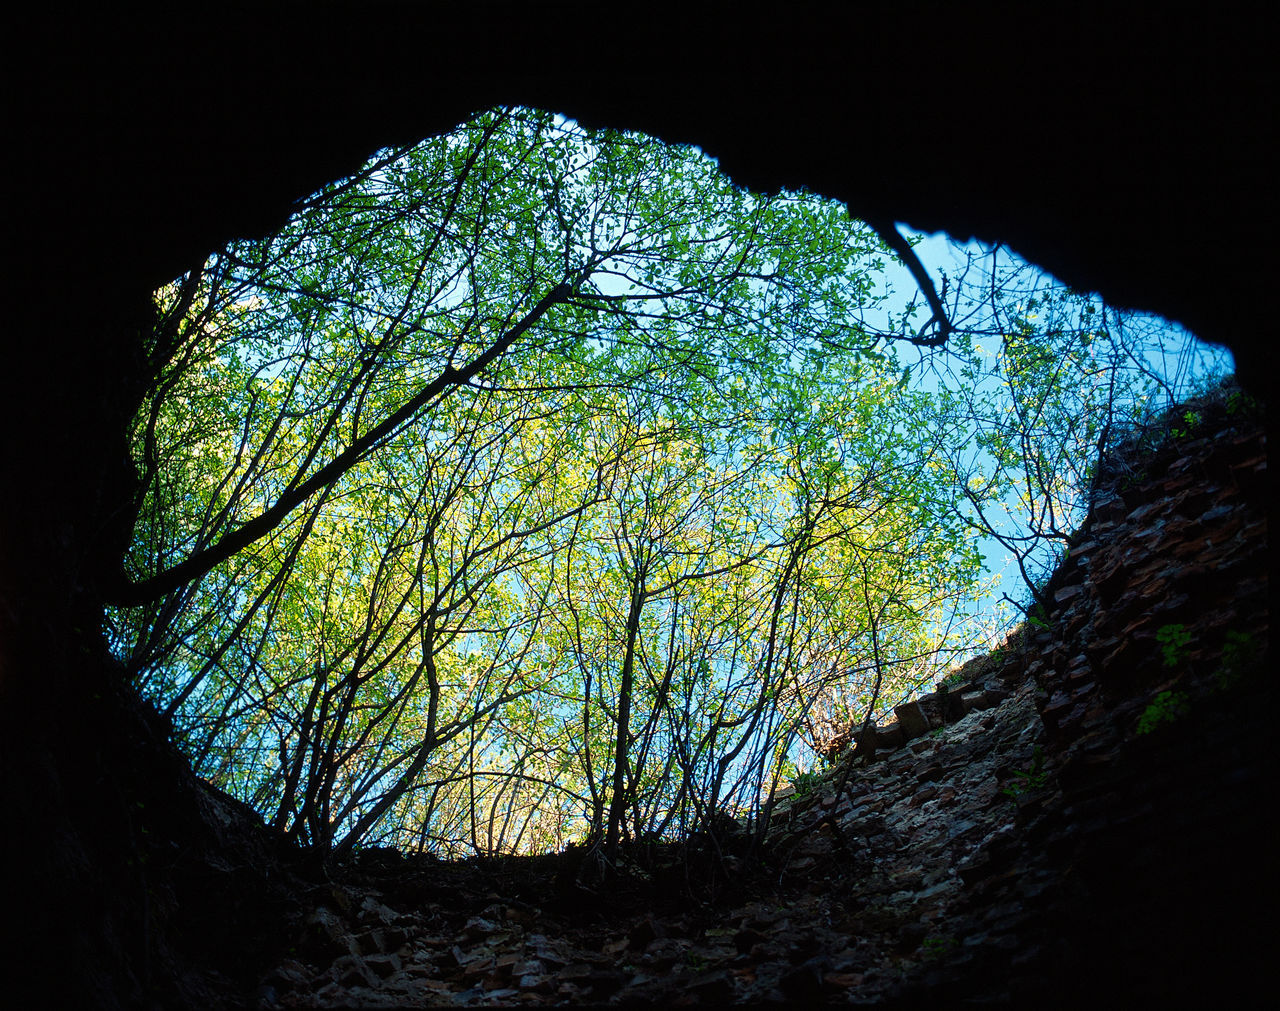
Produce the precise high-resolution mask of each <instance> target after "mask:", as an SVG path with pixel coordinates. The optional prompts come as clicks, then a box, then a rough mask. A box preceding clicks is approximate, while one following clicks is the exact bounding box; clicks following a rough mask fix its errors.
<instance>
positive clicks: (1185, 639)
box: [1156, 624, 1191, 667]
mask: <svg viewBox="0 0 1280 1011" xmlns="http://www.w3.org/2000/svg"><path fill="white" fill-rule="evenodd" d="M1156 642H1158V643H1159V644H1160V653H1161V656H1162V657H1163V662H1164V665H1165V666H1166V667H1177V666H1179V665H1180V664H1181V663H1182V661H1183V660H1185V659H1186V657H1187V644H1188V643H1189V642H1191V633H1190V632H1188V631H1187V626H1186V625H1181V624H1177V625H1164V626H1163V627H1161V628H1160V629H1159V630H1158V631H1157V632H1156Z"/></svg>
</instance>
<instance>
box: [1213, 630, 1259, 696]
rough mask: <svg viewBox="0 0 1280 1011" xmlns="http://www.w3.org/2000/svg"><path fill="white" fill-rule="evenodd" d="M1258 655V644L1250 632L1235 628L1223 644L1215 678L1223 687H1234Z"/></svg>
mask: <svg viewBox="0 0 1280 1011" xmlns="http://www.w3.org/2000/svg"><path fill="white" fill-rule="evenodd" d="M1257 657H1258V644H1257V642H1255V641H1254V638H1253V636H1252V635H1251V634H1250V633H1249V632H1237V631H1235V630H1234V629H1233V630H1231V631H1230V632H1228V633H1227V641H1226V642H1225V643H1223V645H1222V663H1221V665H1220V666H1219V667H1218V669H1217V670H1216V671H1214V674H1213V679H1214V681H1216V682H1217V684H1218V687H1219V688H1222V689H1224V690H1225V689H1227V688H1232V687H1234V686H1235V685H1237V684H1239V683H1240V680H1241V678H1243V677H1244V675H1245V671H1247V670H1248V669H1249V668H1250V667H1251V666H1252V665H1253V662H1254V661H1255V660H1256V659H1257Z"/></svg>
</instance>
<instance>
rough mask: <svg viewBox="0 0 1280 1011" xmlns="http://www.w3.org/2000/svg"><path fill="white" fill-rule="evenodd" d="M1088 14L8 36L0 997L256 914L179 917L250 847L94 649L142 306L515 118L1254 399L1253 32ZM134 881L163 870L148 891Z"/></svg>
mask: <svg viewBox="0 0 1280 1011" xmlns="http://www.w3.org/2000/svg"><path fill="white" fill-rule="evenodd" d="M1120 10H1121V9H1120V8H1115V7H1110V8H1103V7H1101V6H1099V7H1098V8H1096V9H1094V8H1091V7H1089V6H1088V5H1070V6H1067V5H1062V6H1060V7H1055V8H1047V9H1044V10H1041V11H1038V12H1037V16H1036V17H1035V18H1034V19H1031V20H1028V19H1026V18H1024V17H1022V16H1018V17H1016V18H1015V17H1013V16H1012V14H1013V13H1014V11H1013V10H1012V9H1010V8H997V9H994V10H990V11H988V12H985V13H983V14H982V15H977V14H975V13H973V12H971V11H963V10H958V9H957V8H955V7H942V6H940V5H938V6H935V5H929V4H894V5H891V6H881V7H876V8H863V7H860V6H853V5H839V6H837V5H826V4H815V5H805V4H799V5H792V6H788V7H787V8H785V10H782V9H778V8H774V7H773V6H772V5H758V6H757V5H753V4H733V5H730V4H713V5H708V6H706V7H697V8H691V7H689V6H688V5H685V6H684V7H678V6H676V5H669V6H668V5H664V4H658V5H652V6H650V7H647V8H645V9H644V10H643V12H641V11H626V12H624V11H613V12H611V13H609V14H607V15H603V14H601V13H600V12H598V11H597V10H595V9H594V8H592V7H588V6H586V5H578V4H569V3H566V4H551V5H519V4H508V3H481V4H475V5H471V6H469V7H468V8H467V10H466V12H463V13H459V12H457V11H451V12H450V13H449V15H448V16H444V15H442V14H441V13H440V11H439V10H437V9H434V7H433V8H432V9H424V6H420V5H412V4H399V3H386V4H377V3H375V4H359V5H357V4H349V3H342V2H334V3H325V4H319V5H315V6H314V7H313V6H304V5H301V4H287V5H282V6H280V7H272V8H270V9H269V10H259V9H258V8H257V7H255V6H253V5H247V4H246V5H237V4H230V5H222V6H220V7H218V8H217V9H216V10H214V9H208V10H205V11H202V12H200V14H199V15H198V16H197V15H195V14H193V13H187V14H183V15H175V14H174V13H173V12H172V11H167V10H166V11H163V12H162V11H159V10H156V11H130V12H129V13H121V12H117V11H111V12H103V11H100V10H97V11H93V12H83V11H77V10H76V9H74V8H67V7H59V8H58V9H56V10H54V11H46V12H43V13H34V14H31V13H29V14H26V15H23V16H21V17H19V18H18V19H17V20H16V21H15V22H14V23H13V24H12V26H11V29H10V31H9V32H8V46H7V48H8V49H9V50H10V51H11V53H12V58H7V59H6V61H5V62H6V69H5V71H4V73H5V75H6V84H7V89H6V90H7V93H8V95H9V96H10V98H9V104H10V115H11V125H10V128H9V135H10V142H11V145H12V147H11V158H10V192H11V194H13V195H14V198H13V199H11V201H10V205H9V207H8V209H7V212H6V215H7V233H8V236H9V244H10V250H11V254H10V258H9V259H10V263H9V269H8V271H7V275H6V284H7V289H8V298H7V299H6V306H7V309H8V319H7V326H8V339H7V340H6V342H5V355H6V364H7V369H6V372H7V374H8V375H9V377H10V383H11V385H12V386H13V387H16V388H17V389H16V395H15V394H14V393H12V392H11V395H10V396H9V397H7V398H5V410H6V412H7V416H6V424H5V431H6V433H8V438H7V439H6V454H7V461H6V464H7V466H6V473H7V474H9V475H10V476H11V481H12V482H13V484H12V485H11V486H10V488H11V490H10V492H9V493H8V494H6V495H5V496H4V499H5V501H4V506H3V511H4V518H3V528H4V529H3V541H0V551H2V552H3V554H0V603H2V607H0V621H2V622H3V626H4V627H3V639H2V640H0V645H2V647H3V654H0V665H2V666H0V695H2V697H0V719H3V721H4V725H3V730H2V732H0V737H2V739H3V741H4V744H3V749H4V754H3V779H4V782H3V791H4V797H5V800H6V807H7V809H8V810H9V811H10V812H11V814H10V817H11V819H13V821H12V822H11V824H12V825H15V826H16V825H21V831H13V830H11V831H10V832H8V833H6V854H5V870H6V874H7V875H8V876H9V878H10V880H11V882H12V887H13V889H14V893H15V895H16V896H17V897H18V899H17V901H20V902H21V903H22V905H23V907H24V908H27V909H29V910H31V915H30V918H29V919H26V920H24V922H22V923H18V922H17V921H16V918H13V917H11V918H10V921H11V922H10V929H11V930H14V931H17V932H18V934H19V935H20V936H21V937H23V938H26V940H25V941H24V942H23V944H22V945H21V947H20V948H19V947H15V946H14V944H15V943H16V942H14V941H11V942H10V945H9V950H10V952H15V951H18V950H21V951H24V952H30V953H31V954H30V957H29V958H28V957H27V956H25V955H24V956H23V957H22V961H23V962H24V963H26V964H25V967H24V969H23V971H22V980H21V982H20V983H19V984H18V986H17V989H18V990H24V989H29V990H30V992H31V995H32V996H33V998H34V997H37V996H38V999H39V1000H41V1002H45V1003H67V1002H72V1003H79V1004H81V1005H82V1006H112V1005H125V1006H128V1005H133V1004H140V1003H142V1004H157V1005H167V1004H172V1003H173V1002H174V1001H177V1000H179V999H180V998H181V999H185V1000H188V1001H190V1002H195V1003H198V1002H199V1000H200V997H199V991H198V990H193V989H192V987H193V986H194V984H190V983H184V982H182V981H181V980H180V979H178V980H175V978H174V977H175V976H179V975H181V970H180V969H178V968H175V966H177V965H178V964H179V962H178V961H175V960H174V958H173V957H172V953H171V949H172V950H177V949H178V948H181V947H182V944H181V942H180V941H178V940H175V938H176V937H177V935H178V934H179V933H180V932H181V930H182V929H184V928H183V927H182V924H184V923H185V924H190V923H192V922H196V921H198V920H200V919H201V918H202V917H233V916H235V915H237V903H238V902H240V901H241V899H240V898H239V897H238V896H247V895H248V894H249V893H250V892H252V891H254V890H255V889H256V890H257V891H258V895H257V899H256V900H255V901H260V902H265V903H267V904H270V902H272V901H276V899H277V898H279V896H278V895H277V894H276V893H275V892H273V891H272V889H271V888H270V887H266V888H264V887H263V884H262V882H261V881H242V882H238V883H237V884H235V885H234V886H233V887H231V888H229V889H225V890H224V893H223V894H222V896H221V897H220V899H219V901H218V902H216V903H213V904H212V905H211V906H210V907H209V908H208V909H200V908H196V907H194V906H193V905H192V904H191V903H190V902H187V901H186V900H185V899H184V895H187V894H195V893H201V894H206V893H207V892H208V889H205V892H203V893H202V892H200V889H199V887H197V886H198V883H199V882H198V879H199V878H200V877H201V875H210V874H213V873H214V871H211V870H210V868H215V869H216V868H218V867H220V866H222V865H223V864H225V863H226V861H225V859H224V847H240V848H241V849H243V848H244V847H251V848H252V847H261V848H264V850H265V849H269V848H270V847H271V845H273V844H272V842H271V840H270V839H269V838H266V837H264V836H262V834H261V833H259V832H258V830H257V829H254V828H253V827H252V826H251V825H249V824H248V822H249V821H251V819H249V818H248V817H247V816H246V824H245V825H239V826H237V825H234V824H228V823H226V822H225V821H220V820H218V819H217V818H214V817H213V816H211V815H210V812H209V810H208V805H207V801H205V800H203V799H202V795H201V794H200V793H199V791H198V790H196V789H195V788H194V786H193V783H192V777H191V774H190V772H189V769H188V768H187V767H186V766H185V763H184V761H183V759H182V758H181V757H180V756H178V755H177V754H176V753H175V752H174V751H173V750H172V749H171V748H170V746H169V745H168V744H167V743H166V735H165V731H164V728H163V727H161V726H158V725H157V724H156V723H155V721H154V720H153V719H152V718H151V717H150V716H149V715H148V714H147V712H146V710H145V707H144V706H142V705H140V704H139V702H138V700H137V699H136V698H135V697H134V696H133V695H132V694H131V692H130V691H129V689H128V687H127V686H126V685H123V684H121V683H120V680H119V677H118V668H117V667H116V665H115V664H114V663H113V661H112V660H111V659H110V657H109V655H108V653H107V651H106V647H105V643H104V641H103V637H102V634H101V618H102V604H103V601H104V600H105V599H107V598H108V597H109V596H110V595H111V593H112V592H113V591H114V590H116V589H117V588H118V582H117V581H118V579H119V576H118V572H119V564H120V558H121V555H122V551H123V545H124V544H125V543H127V538H128V536H129V533H130V529H131V513H130V508H131V506H130V502H131V481H132V480H133V476H132V473H131V466H130V464H129V460H128V456H127V452H126V443H125V433H126V426H127V423H128V420H129V418H130V417H131V415H132V413H133V411H134V410H135V408H136V404H137V400H138V397H139V395H140V391H141V390H142V388H143V387H144V386H145V384H146V382H147V380H148V376H149V369H150V367H151V365H152V364H153V363H150V362H149V361H148V358H147V355H148V349H147V348H146V347H145V344H144V341H143V339H142V334H144V333H145V332H146V330H147V327H148V325H149V323H150V320H151V314H152V309H151V306H150V292H151V290H152V289H153V288H154V287H155V286H156V285H157V284H159V283H162V282H163V281H165V280H167V279H169V278H170V277H172V276H174V275H176V274H178V273H179V272H181V271H183V270H185V269H186V268H187V267H188V265H189V264H191V263H193V262H197V261H198V260H199V259H201V258H202V257H203V256H204V255H205V253H206V252H207V251H208V250H209V249H211V248H213V247H214V246H216V245H217V244H218V243H220V242H222V241H225V240H226V239H227V238H229V237H231V236H245V235H253V234H260V233H262V232H264V231H266V230H268V229H270V228H272V227H274V226H275V225H276V224H278V223H279V222H280V221H282V220H283V218H284V217H285V215H286V214H287V213H288V209H289V205H290V202H291V201H293V200H295V199H298V198H301V197H302V196H304V195H306V194H307V193H309V192H310V191H312V190H313V189H314V188H316V187H317V186H318V185H320V184H322V183H324V182H326V181H328V180H332V179H334V178H338V177H340V176H341V175H342V174H343V173H344V172H346V171H348V170H350V169H351V168H353V167H354V166H355V165H357V164H358V163H359V161H360V160H361V159H363V158H364V157H365V156H367V154H369V153H370V152H371V151H372V150H374V149H376V148H378V147H381V146H386V145H389V144H393V143H400V142H407V141H412V140H415V139H418V138H420V137H422V136H425V135H428V134H431V133H434V132H439V131H441V130H444V129H447V128H449V127H450V126H452V125H453V124H454V123H456V122H457V121H459V120H460V119H462V118H463V117H464V116H465V115H467V114H468V113H470V112H472V111H474V110H476V109H480V108H484V107H486V106H489V105H492V104H497V103H510V104H526V105H536V106H539V107H545V108H554V109H559V110H562V111H563V112H564V113H565V114H566V115H569V116H572V117H574V118H577V119H578V120H579V121H580V122H582V123H584V124H608V125H611V126H617V127H626V128H632V129H638V130H643V131H646V132H650V133H653V134H655V135H657V136H660V137H662V138H664V139H667V140H670V141H675V142H688V143H694V144H697V145H699V146H700V147H702V148H703V149H704V150H705V151H707V152H708V153H710V154H712V155H713V156H715V157H716V158H718V159H719V160H720V162H721V165H722V166H723V167H724V168H725V170H726V171H728V172H729V173H730V174H731V175H732V176H733V178H734V179H735V180H737V181H738V182H740V183H741V184H743V185H746V186H750V187H753V188H757V189H760V190H764V191H771V190H776V189H777V188H779V187H797V186H806V187H808V188H810V189H812V190H815V191H818V192H821V193H823V194H826V195H828V196H831V197H835V198H839V199H841V200H845V201H847V203H848V205H849V207H850V211H851V213H852V214H854V215H856V216H862V217H871V216H875V217H878V218H881V219H890V220H894V221H898V222H904V223H907V224H909V225H911V226H912V227H914V228H917V229H920V230H925V231H935V230H945V231H947V232H949V233H950V234H951V235H953V236H956V237H961V238H963V237H969V236H976V237H978V238H980V239H983V240H986V241H1001V242H1005V243H1007V244H1008V245H1009V246H1011V247H1012V248H1014V249H1015V250H1017V251H1018V252H1019V253H1021V254H1022V255H1024V256H1025V257H1027V258H1028V259H1029V260H1032V261H1034V262H1036V263H1038V264H1040V265H1041V266H1043V267H1045V268H1046V269H1048V270H1050V271H1051V272H1053V273H1055V274H1056V275H1057V276H1059V277H1060V278H1062V279H1063V280H1065V281H1066V282H1068V283H1069V284H1071V285H1073V286H1075V287H1078V288H1080V289H1086V290H1094V291H1098V292H1100V293H1102V294H1103V295H1104V296H1105V297H1106V298H1108V299H1110V300H1111V301H1113V302H1115V303H1116V304H1120V305H1126V306H1133V307H1139V308H1144V309H1149V310H1153V311H1156V312H1160V313H1162V314H1164V315H1166V316H1168V317H1170V318H1172V319H1176V320H1178V321H1180V322H1182V323H1184V324H1185V325H1186V326H1187V327H1188V328H1190V329H1191V330H1193V331H1194V332H1196V333H1197V334H1199V335H1201V336H1203V337H1204V338H1206V339H1209V340H1213V341H1215V342H1220V343H1223V344H1226V345H1228V346H1229V347H1230V348H1231V349H1232V351H1233V352H1234V353H1235V355H1236V361H1237V366H1238V371H1239V373H1240V376H1241V380H1242V382H1243V383H1244V384H1245V385H1246V386H1247V387H1248V388H1249V389H1251V390H1252V391H1254V392H1255V393H1256V394H1258V395H1260V396H1262V397H1264V398H1265V397H1267V396H1268V395H1269V391H1270V377H1271V365H1272V355H1273V351H1272V348H1273V345H1274V336H1273V334H1272V332H1271V330H1272V327H1271V325H1270V324H1269V315H1270V314H1269V313H1268V312H1267V308H1268V305H1267V301H1266V294H1267V291H1268V285H1269V283H1270V279H1269V277H1268V276H1267V275H1268V271H1267V266H1268V262H1267V258H1266V256H1265V253H1264V250H1265V249H1266V247H1267V244H1268V243H1269V229H1270V227H1271V224H1272V223H1273V222H1274V220H1275V214H1274V208H1275V195H1274V186H1273V180H1274V174H1275V163H1274V154H1273V151H1274V149H1275V145H1274V137H1273V135H1274V132H1275V117H1274V97H1275V96H1274V80H1273V77H1274V61H1273V60H1272V59H1271V58H1270V54H1268V53H1265V52H1264V49H1265V48H1266V46H1265V41H1266V39H1265V32H1264V31H1263V30H1262V27H1261V24H1260V23H1259V21H1258V20H1257V16H1256V15H1255V14H1252V13H1243V12H1241V13H1239V14H1237V15H1233V14H1232V13H1231V11H1230V10H1228V9H1222V8H1220V9H1216V10H1215V12H1214V14H1212V15H1209V14H1207V13H1203V12H1201V13H1199V14H1197V15H1195V16H1190V15H1181V14H1178V13H1175V12H1174V11H1173V10H1171V9H1168V8H1154V9H1152V10H1149V11H1148V10H1143V11H1130V9H1128V8H1125V9H1124V11H1125V13H1119V11H1120ZM20 482H21V483H22V493H21V494H15V493H14V490H15V489H16V488H17V487H18V486H19V483H20ZM1255 494H1263V492H1262V491H1255ZM141 834H146V835H147V836H149V837H150V838H149V839H148V840H146V841H144V840H142V839H141ZM232 837H234V841H231V840H232ZM161 852H163V853H167V854H175V855H173V856H171V857H169V858H166V859H165V860H163V861H160V863H162V864H163V867H158V865H157V863H156V860H157V857H156V856H155V855H156V854H157V853H161ZM146 854H150V855H151V856H150V857H149V858H148V859H150V860H152V865H151V866H150V867H147V866H146V865H145V864H144V863H143V860H144V856H145V855H146ZM176 854H181V856H180V857H179V856H177V855H176ZM219 880H222V879H221V878H220V879H219ZM244 901H245V902H248V901H249V900H248V899H247V898H246V899H244ZM281 901H283V900H281ZM179 907H181V909H182V913H181V915H178V914H177V913H175V912H174V911H175V910H176V909H178V908H179ZM166 931H168V932H169V934H166ZM169 935H172V936H169ZM240 940H241V941H242V942H243V941H244V938H243V937H242V938H241V939H240ZM208 957H209V962H208V963H206V964H210V965H215V966H216V965H217V963H218V960H219V958H220V957H221V955H220V954H219V953H214V952H210V953H208ZM179 961H180V960H179ZM68 966H74V967H75V968H74V969H70V970H69V969H68V968H67V967H68ZM157 994H161V996H156V995H157ZM181 995H185V997H182V996H181ZM60 998H61V999H60Z"/></svg>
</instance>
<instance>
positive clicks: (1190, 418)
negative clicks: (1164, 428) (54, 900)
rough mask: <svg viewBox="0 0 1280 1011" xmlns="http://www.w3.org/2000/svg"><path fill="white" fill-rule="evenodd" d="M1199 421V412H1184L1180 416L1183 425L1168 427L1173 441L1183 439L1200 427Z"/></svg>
mask: <svg viewBox="0 0 1280 1011" xmlns="http://www.w3.org/2000/svg"><path fill="white" fill-rule="evenodd" d="M1200 420H1201V419H1200V412H1199V411H1185V412H1183V415H1182V421H1183V424H1181V425H1172V426H1170V428H1169V431H1170V432H1171V433H1172V434H1173V437H1174V438H1175V439H1185V438H1186V437H1187V436H1189V435H1190V434H1191V433H1192V432H1194V431H1195V430H1196V429H1197V428H1199V427H1200Z"/></svg>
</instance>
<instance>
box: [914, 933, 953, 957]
mask: <svg viewBox="0 0 1280 1011" xmlns="http://www.w3.org/2000/svg"><path fill="white" fill-rule="evenodd" d="M955 946H956V939H955V938H954V937H949V936H944V937H926V938H925V939H924V943H923V944H921V945H920V950H921V951H922V952H923V953H924V956H925V958H941V957H942V956H943V955H945V954H946V953H947V952H949V951H950V950H951V949H952V948H954V947H955Z"/></svg>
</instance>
